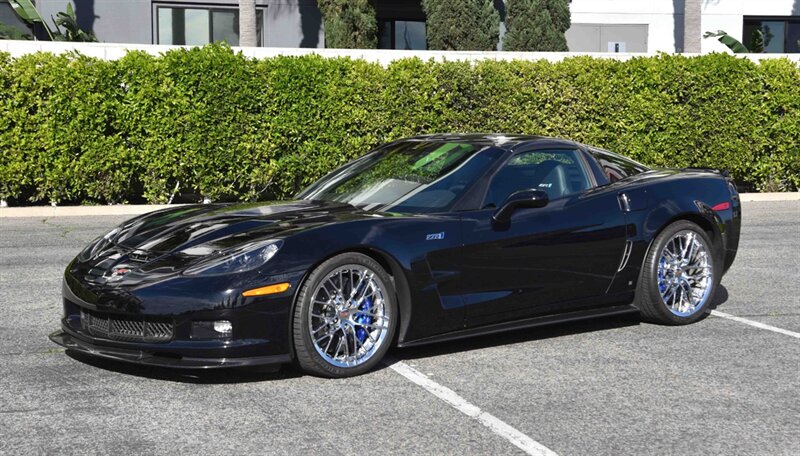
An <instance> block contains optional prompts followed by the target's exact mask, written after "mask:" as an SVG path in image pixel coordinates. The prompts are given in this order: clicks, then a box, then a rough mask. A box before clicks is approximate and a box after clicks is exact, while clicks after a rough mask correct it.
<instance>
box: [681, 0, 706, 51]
mask: <svg viewBox="0 0 800 456" xmlns="http://www.w3.org/2000/svg"><path fill="white" fill-rule="evenodd" d="M702 16H703V0H686V1H685V2H684V4H683V52H700V37H701V34H702V32H701V31H700V30H701V18H702Z"/></svg>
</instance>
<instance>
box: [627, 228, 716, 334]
mask: <svg viewBox="0 0 800 456" xmlns="http://www.w3.org/2000/svg"><path fill="white" fill-rule="evenodd" d="M713 248H714V243H713V242H712V241H711V239H710V238H709V236H708V234H707V233H706V232H705V231H703V229H702V228H700V227H699V226H698V225H697V224H695V223H692V222H690V221H688V220H679V221H677V222H674V223H672V224H671V225H669V226H667V227H666V228H664V230H662V231H661V233H659V234H658V236H656V238H655V239H654V240H653V244H652V245H651V247H650V250H649V251H648V252H647V256H646V257H645V260H644V264H643V266H642V272H641V275H640V276H639V283H638V286H637V290H636V300H635V303H634V304H635V305H636V307H638V308H639V311H640V312H641V315H642V318H643V319H644V320H647V321H650V322H653V323H660V324H665V325H685V324H689V323H694V322H696V321H698V320H700V319H702V318H703V317H704V316H705V314H706V312H707V310H708V307H709V303H710V302H711V300H712V299H713V298H714V292H715V291H716V289H717V286H718V285H719V281H720V278H721V277H722V265H721V263H720V262H719V261H718V257H719V255H717V252H714V250H713ZM692 266H695V267H692Z"/></svg>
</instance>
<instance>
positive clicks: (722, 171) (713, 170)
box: [684, 166, 731, 177]
mask: <svg viewBox="0 0 800 456" xmlns="http://www.w3.org/2000/svg"><path fill="white" fill-rule="evenodd" d="M684 169H691V170H695V171H708V172H710V173H715V174H719V175H720V176H722V177H731V175H730V173H729V172H728V170H727V169H719V168H702V167H699V166H689V167H688V168H684Z"/></svg>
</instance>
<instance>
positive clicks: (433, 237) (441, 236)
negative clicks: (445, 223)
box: [425, 231, 444, 241]
mask: <svg viewBox="0 0 800 456" xmlns="http://www.w3.org/2000/svg"><path fill="white" fill-rule="evenodd" d="M438 239H444V231H442V232H441V233H431V234H429V235H427V236H425V240H426V241H435V240H438Z"/></svg>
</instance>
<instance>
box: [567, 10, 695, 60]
mask: <svg viewBox="0 0 800 456" xmlns="http://www.w3.org/2000/svg"><path fill="white" fill-rule="evenodd" d="M673 2H674V0H572V4H571V5H570V12H571V13H572V23H573V24H646V25H647V26H648V30H649V36H648V40H647V52H658V51H664V52H675V36H674V34H675V6H674V5H673ZM679 3H680V4H681V5H682V4H683V1H682V0H681V1H679ZM679 12H680V14H681V15H680V17H679V20H680V21H681V22H682V21H683V14H682V13H683V12H682V8H681V11H679Z"/></svg>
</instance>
